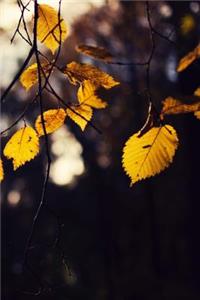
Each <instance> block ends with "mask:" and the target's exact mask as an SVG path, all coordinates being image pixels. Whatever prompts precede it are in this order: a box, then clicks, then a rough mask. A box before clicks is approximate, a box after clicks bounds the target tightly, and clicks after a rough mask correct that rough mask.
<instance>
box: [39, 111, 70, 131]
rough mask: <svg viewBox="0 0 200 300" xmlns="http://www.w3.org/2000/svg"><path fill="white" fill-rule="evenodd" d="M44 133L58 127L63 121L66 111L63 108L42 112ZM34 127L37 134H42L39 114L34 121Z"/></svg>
mask: <svg viewBox="0 0 200 300" xmlns="http://www.w3.org/2000/svg"><path fill="white" fill-rule="evenodd" d="M43 117H44V122H45V128H46V133H52V132H54V131H56V130H57V129H58V128H60V127H61V126H62V125H63V124H64V121H65V117H66V112H65V111H64V109H62V108H59V109H49V110H47V111H45V112H44V113H43ZM35 129H36V130H37V133H38V135H39V136H42V135H44V130H43V127H42V120H41V115H40V116H38V117H37V119H36V121H35Z"/></svg>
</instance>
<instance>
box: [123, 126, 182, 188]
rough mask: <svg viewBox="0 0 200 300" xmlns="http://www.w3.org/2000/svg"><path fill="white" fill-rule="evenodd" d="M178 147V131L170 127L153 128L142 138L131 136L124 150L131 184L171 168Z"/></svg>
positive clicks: (124, 158)
mask: <svg viewBox="0 0 200 300" xmlns="http://www.w3.org/2000/svg"><path fill="white" fill-rule="evenodd" d="M177 147H178V137H177V134H176V131H175V130H174V128H173V127H171V126H170V125H165V126H163V127H153V128H151V129H150V130H149V131H148V132H146V133H145V134H144V135H142V136H141V137H140V131H139V132H138V133H136V134H134V135H133V136H131V137H130V138H129V139H128V141H127V142H126V144H125V147H124V149H123V157H122V164H123V168H124V170H125V172H126V173H127V175H128V176H129V177H130V179H131V184H134V183H135V182H137V181H139V180H142V179H145V178H147V177H151V176H154V175H156V174H158V173H160V172H161V171H163V170H164V169H165V168H167V167H168V166H169V164H170V163H171V162H172V160H173V157H174V154H175V151H176V149H177Z"/></svg>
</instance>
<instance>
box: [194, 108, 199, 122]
mask: <svg viewBox="0 0 200 300" xmlns="http://www.w3.org/2000/svg"><path fill="white" fill-rule="evenodd" d="M194 115H195V117H197V119H199V120H200V110H199V111H196V112H195V113H194Z"/></svg>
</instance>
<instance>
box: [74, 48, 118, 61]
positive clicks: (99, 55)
mask: <svg viewBox="0 0 200 300" xmlns="http://www.w3.org/2000/svg"><path fill="white" fill-rule="evenodd" d="M75 49H76V51H77V52H80V53H82V54H85V55H88V56H90V57H92V58H95V59H100V60H103V61H105V62H110V61H112V58H113V57H112V55H111V54H110V52H108V51H107V50H106V49H105V48H103V47H95V46H89V45H78V46H76V48H75Z"/></svg>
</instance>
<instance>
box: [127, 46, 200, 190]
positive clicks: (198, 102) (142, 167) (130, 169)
mask: <svg viewBox="0 0 200 300" xmlns="http://www.w3.org/2000/svg"><path fill="white" fill-rule="evenodd" d="M199 57H200V45H198V46H197V47H196V48H195V49H194V50H193V51H191V52H189V53H188V54H187V55H186V56H184V57H183V58H182V59H181V60H180V62H179V64H178V67H177V72H181V71H183V70H185V69H186V68H187V67H188V66H189V65H190V64H191V63H192V62H193V61H195V60H196V59H198V58H199ZM194 96H195V101H194V102H193V103H189V104H185V103H183V102H182V101H181V100H178V99H175V98H173V97H168V98H166V99H165V100H164V101H163V106H162V111H161V113H160V116H159V120H160V125H159V126H158V127H156V126H155V125H154V124H155V123H156V122H155V121H154V119H153V115H151V116H148V120H149V119H150V120H151V122H150V123H149V122H146V126H145V128H142V129H141V130H140V131H139V132H137V133H135V134H134V135H133V136H131V137H130V138H129V139H128V141H127V142H126V144H125V146H124V149H123V157H122V164H123V168H124V170H125V172H126V173H127V175H128V176H129V177H130V179H131V185H132V184H134V183H135V182H137V181H139V180H142V179H145V178H147V177H151V176H154V175H156V174H158V173H160V172H161V171H163V170H164V169H165V168H167V167H168V166H169V164H170V163H171V162H172V160H173V157H174V155H175V152H176V149H177V147H178V143H179V140H178V136H177V133H176V130H175V129H174V128H173V127H172V126H170V125H165V124H163V120H164V117H165V116H166V115H177V114H184V113H194V116H195V117H197V118H198V119H199V120H200V88H197V90H196V91H195V92H194ZM151 112H152V111H150V114H151Z"/></svg>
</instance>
